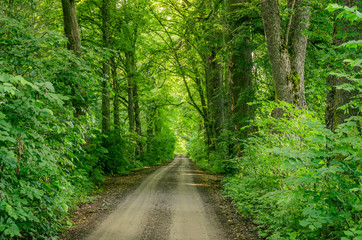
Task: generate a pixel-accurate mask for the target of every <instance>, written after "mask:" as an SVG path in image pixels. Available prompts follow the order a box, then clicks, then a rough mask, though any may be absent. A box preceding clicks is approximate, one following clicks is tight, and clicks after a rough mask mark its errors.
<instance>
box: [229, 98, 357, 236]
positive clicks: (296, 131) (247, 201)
mask: <svg viewBox="0 0 362 240" xmlns="http://www.w3.org/2000/svg"><path fill="white" fill-rule="evenodd" d="M276 107H280V108H283V110H284V112H285V117H284V118H281V119H275V118H273V117H271V112H272V110H273V109H275V108H276ZM259 110H260V111H259V114H258V116H259V117H257V118H256V120H255V121H254V123H253V127H256V128H257V129H258V131H257V132H256V133H254V134H253V135H251V136H250V137H249V138H248V139H247V140H246V141H245V147H244V151H243V156H242V158H241V160H240V169H239V174H238V176H234V177H229V178H226V179H224V181H223V184H224V187H225V192H226V194H227V195H228V196H230V197H232V198H233V199H234V201H235V203H236V205H237V206H238V207H239V209H240V211H241V212H242V213H244V214H245V215H251V216H253V217H254V219H255V222H256V223H257V224H259V230H260V234H261V236H264V237H267V238H268V239H340V238H341V237H362V234H361V233H362V232H361V231H358V229H361V223H362V221H361V217H362V216H361V211H360V210H361V190H362V188H361V176H362V173H361V163H362V161H361V160H362V152H361V151H360V149H362V138H361V136H362V133H361V129H360V128H359V127H358V126H359V124H360V123H361V120H362V118H361V117H353V118H351V119H349V120H348V121H347V122H346V123H345V124H342V125H341V126H340V127H339V129H338V130H337V131H336V132H335V133H333V132H331V131H330V130H328V129H326V128H325V127H324V125H323V124H322V123H321V122H320V121H318V120H317V119H316V118H315V117H314V116H313V115H312V114H311V113H309V112H307V111H305V110H298V109H295V108H294V107H293V106H292V105H289V104H286V103H282V104H279V105H277V104H275V103H268V104H265V105H264V106H263V107H262V108H261V109H259ZM345 239H349V238H345Z"/></svg>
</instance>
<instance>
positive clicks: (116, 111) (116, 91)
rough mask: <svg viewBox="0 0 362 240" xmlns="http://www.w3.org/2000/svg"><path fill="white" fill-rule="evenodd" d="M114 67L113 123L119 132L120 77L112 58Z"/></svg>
mask: <svg viewBox="0 0 362 240" xmlns="http://www.w3.org/2000/svg"><path fill="white" fill-rule="evenodd" d="M111 65H112V80H113V91H114V98H113V123H114V128H115V129H118V130H119V127H120V118H119V89H118V75H117V66H116V62H115V59H114V57H112V58H111Z"/></svg>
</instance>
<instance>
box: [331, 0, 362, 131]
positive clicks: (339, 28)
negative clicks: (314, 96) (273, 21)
mask: <svg viewBox="0 0 362 240" xmlns="http://www.w3.org/2000/svg"><path fill="white" fill-rule="evenodd" d="M337 2H339V1H337ZM357 2H358V1H357V0H343V5H344V6H346V7H350V8H352V7H354V6H357ZM334 28H335V29H334V33H335V35H334V36H333V45H334V46H335V47H338V46H340V45H341V44H343V43H344V42H345V39H346V36H349V37H348V39H349V40H360V39H361V38H362V35H361V29H362V23H361V22H360V23H356V24H353V25H351V24H345V23H343V22H338V23H335V26H334ZM336 51H337V53H339V52H340V51H341V50H339V49H336ZM351 54H352V55H357V54H358V53H356V52H353V53H350V54H349V55H351ZM350 57H352V58H353V56H350ZM344 68H348V67H347V66H344ZM350 71H351V72H353V71H360V67H355V68H354V69H350ZM327 83H328V85H329V86H330V88H331V89H330V91H328V94H327V101H326V103H327V108H326V114H325V122H326V126H327V128H328V129H330V130H332V131H334V130H335V129H336V128H337V127H338V125H339V124H341V123H343V122H344V121H345V120H346V119H348V118H350V117H351V116H357V115H358V113H359V112H360V110H359V109H357V108H353V107H348V109H347V110H343V109H340V107H342V106H345V105H346V104H347V103H349V102H351V101H352V100H353V98H354V97H355V96H357V94H358V91H357V90H346V89H343V88H339V87H341V86H342V85H344V84H353V82H352V81H350V80H349V79H348V78H347V77H341V76H336V75H330V76H329V77H328V79H327Z"/></svg>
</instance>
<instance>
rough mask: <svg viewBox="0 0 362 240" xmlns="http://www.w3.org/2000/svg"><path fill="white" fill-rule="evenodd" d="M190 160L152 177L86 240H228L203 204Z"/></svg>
mask: <svg viewBox="0 0 362 240" xmlns="http://www.w3.org/2000/svg"><path fill="white" fill-rule="evenodd" d="M198 174H200V173H199V172H198V171H196V170H195V169H193V168H192V164H191V161H190V160H189V159H188V158H185V157H182V156H179V157H176V158H175V159H174V160H173V161H172V162H171V163H170V164H168V165H167V166H164V167H162V168H159V169H158V170H157V171H155V172H154V173H152V174H151V175H149V176H148V177H147V178H146V179H145V180H144V181H143V182H142V183H141V185H139V187H138V188H137V189H136V190H135V191H133V192H132V193H131V194H130V195H128V196H127V197H126V198H125V199H124V201H123V202H121V203H120V204H119V206H118V207H117V208H116V210H114V211H113V212H112V213H111V214H110V215H109V216H108V217H107V218H106V219H105V220H104V221H103V222H102V223H101V224H99V225H98V226H97V227H96V228H95V229H94V231H93V232H92V233H91V234H90V235H88V236H87V237H86V239H87V240H164V239H171V240H174V239H180V240H181V239H182V240H187V239H190V240H191V239H195V240H204V239H215V240H226V239H229V238H228V237H227V236H226V233H225V231H224V228H223V226H222V224H221V223H220V220H219V219H218V217H217V216H216V214H215V211H214V209H213V208H211V207H210V206H208V204H206V203H205V202H204V201H203V198H202V194H203V193H202V192H200V191H199V190H198V188H197V184H196V183H195V181H194V177H196V176H197V175H198Z"/></svg>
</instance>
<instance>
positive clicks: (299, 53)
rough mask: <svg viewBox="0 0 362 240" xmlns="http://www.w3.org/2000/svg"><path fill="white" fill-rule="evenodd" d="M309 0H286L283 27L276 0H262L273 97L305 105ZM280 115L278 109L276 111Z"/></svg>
mask: <svg viewBox="0 0 362 240" xmlns="http://www.w3.org/2000/svg"><path fill="white" fill-rule="evenodd" d="M308 2H309V0H288V12H289V16H288V19H287V20H286V21H287V23H286V27H285V28H284V29H283V28H282V17H281V15H280V13H279V12H280V9H279V8H280V6H279V3H278V1H276V0H261V1H260V3H261V13H262V18H263V23H264V31H265V38H266V43H267V47H268V53H269V60H270V64H271V70H272V74H273V80H274V88H275V99H276V100H280V101H285V102H287V103H292V104H295V105H296V106H297V107H299V108H307V103H306V100H305V94H304V63H305V55H306V47H307V39H308V37H307V35H306V34H305V30H307V28H308V24H309V18H310V9H309V7H308ZM275 114H276V116H278V117H280V116H281V115H282V112H281V111H276V112H275Z"/></svg>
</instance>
